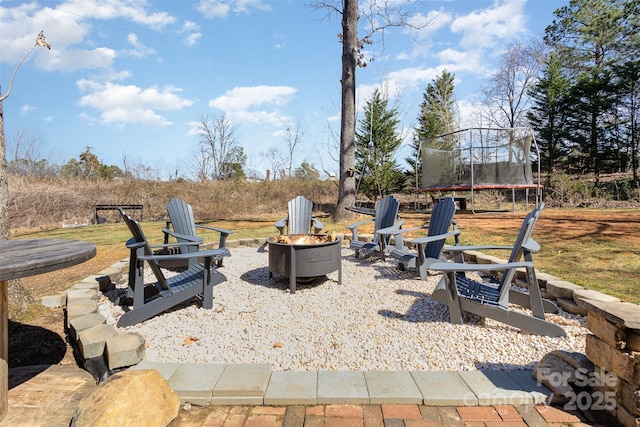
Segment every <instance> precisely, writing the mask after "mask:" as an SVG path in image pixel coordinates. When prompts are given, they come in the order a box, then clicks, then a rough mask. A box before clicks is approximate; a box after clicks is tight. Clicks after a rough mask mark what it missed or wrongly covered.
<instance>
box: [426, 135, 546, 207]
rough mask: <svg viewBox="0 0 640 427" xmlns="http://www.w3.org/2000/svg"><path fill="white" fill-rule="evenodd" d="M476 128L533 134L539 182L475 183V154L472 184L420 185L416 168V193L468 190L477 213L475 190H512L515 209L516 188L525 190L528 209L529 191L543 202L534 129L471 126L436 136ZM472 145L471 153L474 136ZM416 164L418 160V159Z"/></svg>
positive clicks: (471, 175) (538, 152)
mask: <svg viewBox="0 0 640 427" xmlns="http://www.w3.org/2000/svg"><path fill="white" fill-rule="evenodd" d="M474 130H479V131H514V130H518V131H526V132H528V133H529V134H530V135H531V147H533V148H534V149H535V155H536V159H537V160H538V162H537V169H538V170H537V182H536V183H532V184H503V183H500V184H475V183H474V161H473V158H474V156H473V155H470V156H469V158H470V177H471V183H470V184H459V185H450V186H432V187H418V171H417V170H416V194H417V195H418V194H420V193H429V192H447V191H451V192H453V193H454V194H455V192H456V191H467V192H470V193H471V211H472V212H473V213H476V210H475V194H474V193H475V191H479V190H511V200H512V203H513V211H515V210H516V196H515V192H516V190H525V193H526V194H525V200H526V206H527V209H529V191H530V190H535V196H536V197H535V200H536V206H537V205H539V204H540V203H541V202H542V188H543V185H542V184H541V182H540V161H539V160H540V150H539V149H538V143H537V142H536V136H535V134H534V132H533V129H531V128H530V127H514V128H494V127H470V128H465V129H460V130H457V131H454V132H448V133H443V134H440V135H437V136H435V137H434V138H443V137H446V136H450V135H455V134H459V133H462V132H471V131H474ZM470 141H471V145H470V146H469V150H470V153H471V152H472V151H473V148H474V146H473V138H471V140H470ZM417 155H418V158H417V159H416V160H420V157H421V155H422V140H421V141H420V144H419V146H418V154H417ZM529 155H531V150H529ZM416 164H418V162H417V161H416Z"/></svg>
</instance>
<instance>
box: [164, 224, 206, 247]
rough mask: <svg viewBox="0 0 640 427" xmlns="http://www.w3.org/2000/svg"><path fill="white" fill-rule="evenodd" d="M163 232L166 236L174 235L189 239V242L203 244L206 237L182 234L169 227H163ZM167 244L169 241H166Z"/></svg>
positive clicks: (178, 237) (177, 237)
mask: <svg viewBox="0 0 640 427" xmlns="http://www.w3.org/2000/svg"><path fill="white" fill-rule="evenodd" d="M162 232H163V233H164V234H165V236H172V237H175V238H176V239H183V240H187V241H189V242H194V243H197V244H201V243H202V242H203V241H204V239H203V238H202V237H198V236H187V235H186V234H180V233H176V232H175V231H171V230H169V229H168V228H163V229H162ZM165 244H167V243H165ZM170 246H175V244H173V245H170Z"/></svg>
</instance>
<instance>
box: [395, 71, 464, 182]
mask: <svg viewBox="0 0 640 427" xmlns="http://www.w3.org/2000/svg"><path fill="white" fill-rule="evenodd" d="M454 91H455V76H454V75H453V74H451V73H449V72H448V71H447V70H443V71H442V74H441V75H440V76H438V77H437V78H435V79H433V81H432V82H431V83H430V84H429V85H428V86H427V88H426V89H425V91H424V94H423V95H422V104H421V105H420V115H419V116H418V126H417V127H416V128H415V133H414V136H413V141H412V142H411V156H410V157H407V158H406V159H405V161H406V162H407V163H408V164H409V166H410V170H409V171H408V173H409V175H410V178H409V179H410V180H411V181H412V182H413V181H414V180H416V179H417V182H415V183H414V188H417V187H418V186H421V185H422V158H421V155H420V152H419V150H420V146H421V144H422V146H423V147H430V148H436V149H451V148H453V143H451V144H448V146H445V147H443V146H435V147H434V146H432V144H433V140H432V139H431V138H433V137H435V136H437V135H441V134H443V133H450V132H453V131H456V130H457V129H458V125H457V123H458V119H457V113H456V109H455V95H454ZM416 184H417V185H416Z"/></svg>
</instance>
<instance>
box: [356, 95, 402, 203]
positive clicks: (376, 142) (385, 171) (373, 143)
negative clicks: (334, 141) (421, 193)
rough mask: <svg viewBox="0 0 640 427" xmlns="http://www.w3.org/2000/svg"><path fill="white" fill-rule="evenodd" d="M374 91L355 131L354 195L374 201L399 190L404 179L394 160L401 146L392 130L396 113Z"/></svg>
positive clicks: (386, 101) (396, 117) (398, 137)
mask: <svg viewBox="0 0 640 427" xmlns="http://www.w3.org/2000/svg"><path fill="white" fill-rule="evenodd" d="M388 104H389V100H388V99H386V98H383V96H382V95H381V94H380V91H379V90H378V89H376V90H375V91H374V92H373V94H372V95H371V99H370V100H368V101H367V104H366V107H365V110H364V118H363V119H362V120H360V123H359V127H358V130H357V131H356V168H357V170H358V172H359V174H360V177H359V180H360V183H359V185H358V191H359V192H362V193H363V194H365V195H366V196H367V197H370V198H372V199H374V200H375V199H377V198H378V197H384V196H386V195H388V194H391V193H393V192H395V191H399V190H401V189H402V186H403V182H404V176H403V174H402V171H401V169H400V166H399V165H398V164H397V162H396V160H395V156H396V153H397V151H398V148H400V145H401V144H402V138H400V136H399V134H398V132H397V131H396V127H397V126H398V123H399V120H398V110H397V109H395V108H389V106H388Z"/></svg>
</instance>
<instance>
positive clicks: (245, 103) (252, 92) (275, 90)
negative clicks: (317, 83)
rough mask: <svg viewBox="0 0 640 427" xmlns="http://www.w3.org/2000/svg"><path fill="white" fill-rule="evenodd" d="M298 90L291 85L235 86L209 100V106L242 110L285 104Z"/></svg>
mask: <svg viewBox="0 0 640 427" xmlns="http://www.w3.org/2000/svg"><path fill="white" fill-rule="evenodd" d="M296 92H297V89H295V88H293V87H290V86H265V85H262V86H248V87H235V88H233V89H231V90H228V91H226V92H225V94H224V95H222V96H219V97H217V98H215V99H212V100H211V101H209V106H210V107H215V108H218V109H220V110H224V111H242V110H246V109H249V108H251V107H256V106H258V105H274V106H284V105H286V104H287V103H288V102H289V101H290V100H291V99H292V98H293V96H294V94H295V93H296Z"/></svg>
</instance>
